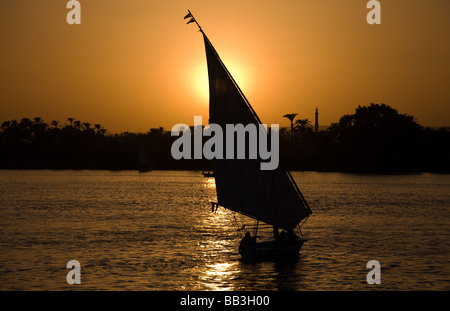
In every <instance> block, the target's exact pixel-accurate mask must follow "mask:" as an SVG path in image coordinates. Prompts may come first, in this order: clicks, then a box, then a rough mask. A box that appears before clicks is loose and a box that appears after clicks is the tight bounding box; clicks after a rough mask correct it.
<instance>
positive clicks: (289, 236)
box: [287, 229, 298, 244]
mask: <svg viewBox="0 0 450 311" xmlns="http://www.w3.org/2000/svg"><path fill="white" fill-rule="evenodd" d="M287 242H288V244H295V243H297V242H298V236H297V235H296V234H295V232H294V229H289V230H288V232H287Z"/></svg>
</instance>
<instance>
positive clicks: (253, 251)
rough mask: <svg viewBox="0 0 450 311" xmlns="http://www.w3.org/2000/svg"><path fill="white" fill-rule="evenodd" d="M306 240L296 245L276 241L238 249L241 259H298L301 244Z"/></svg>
mask: <svg viewBox="0 0 450 311" xmlns="http://www.w3.org/2000/svg"><path fill="white" fill-rule="evenodd" d="M305 241H306V240H299V241H298V242H296V243H290V244H279V243H277V242H276V241H268V242H260V243H254V244H251V245H246V246H244V247H240V248H239V254H240V255H241V257H242V259H272V258H287V257H298V254H299V253H300V250H301V248H302V246H303V243H304V242H305Z"/></svg>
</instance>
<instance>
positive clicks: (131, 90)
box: [0, 0, 450, 133]
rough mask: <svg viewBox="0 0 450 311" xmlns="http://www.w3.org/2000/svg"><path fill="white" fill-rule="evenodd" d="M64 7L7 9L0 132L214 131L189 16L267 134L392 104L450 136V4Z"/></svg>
mask: <svg viewBox="0 0 450 311" xmlns="http://www.w3.org/2000/svg"><path fill="white" fill-rule="evenodd" d="M66 3H67V1H65V0H40V1H24V0H14V1H12V0H9V1H1V2H0V40H1V45H0V56H1V57H0V122H2V121H4V120H11V119H21V118H22V117H30V118H31V117H35V116H40V117H42V118H43V119H44V120H46V121H48V122H50V121H51V120H60V121H64V120H65V119H66V118H68V117H74V118H76V119H80V120H82V121H83V122H91V123H101V124H102V125H103V126H104V127H105V128H107V129H108V130H109V131H110V132H112V133H115V132H122V131H131V132H144V131H147V130H148V129H149V128H151V127H158V126H164V127H165V128H167V129H170V128H171V127H172V126H173V125H174V124H176V123H187V124H192V123H193V117H194V115H202V116H203V120H207V119H208V84H207V71H206V70H207V69H206V57H205V51H204V44H203V40H202V37H201V35H200V33H199V32H197V31H196V26H195V25H194V24H189V25H186V24H185V21H183V17H184V16H185V15H186V13H187V9H190V10H191V11H192V12H193V13H194V15H195V16H196V18H197V20H198V22H199V23H200V24H201V25H202V27H203V29H204V31H205V33H206V34H207V35H208V37H209V39H210V40H211V42H212V43H213V45H214V46H215V48H216V50H217V51H218V53H219V54H220V56H221V58H222V60H223V61H224V63H225V65H226V66H227V67H228V69H229V71H230V72H231V74H232V75H233V76H234V78H235V80H236V81H237V82H238V84H239V85H240V87H241V89H242V90H243V91H244V93H245V95H246V97H247V98H248V100H249V101H250V103H251V104H252V106H253V107H254V109H255V110H256V112H257V113H258V115H259V117H260V119H261V120H262V122H263V123H269V124H270V123H279V124H280V125H281V126H287V125H288V124H289V121H288V120H287V119H285V118H283V117H282V116H283V115H284V114H287V113H292V112H296V113H298V114H299V117H300V118H309V119H310V120H312V121H313V120H314V110H315V107H316V106H318V107H319V112H320V124H321V125H328V124H330V123H331V122H337V121H338V120H339V118H340V117H341V116H342V115H343V114H351V113H353V112H354V109H355V108H356V107H357V106H358V105H368V104H369V103H371V102H374V103H385V104H388V105H390V106H392V107H394V108H396V109H398V110H399V111H400V112H401V113H407V114H410V115H413V116H415V117H416V118H417V120H418V121H419V123H420V124H422V125H429V126H449V125H450V113H449V112H450V87H449V81H450V18H449V16H450V1H447V0H427V1H423V0H420V1H419V0H410V1H401V0H389V1H387V0H380V3H381V13H382V15H381V25H368V24H367V22H366V14H367V12H368V11H369V10H368V9H366V3H367V1H365V0H360V1H355V0H340V1H329V0H328V1H325V0H285V1H273V0H272V1H267V0H257V1H255V0H245V1H243V0H239V1H236V0H227V1H215V0H201V1H200V0H197V1H180V0H179V1H174V0H165V1H151V0H127V1H124V0H114V1H106V0H95V1H92V0H89V1H87V0H80V3H81V14H82V15H81V25H68V24H67V22H66V14H67V12H68V11H69V10H68V9H66Z"/></svg>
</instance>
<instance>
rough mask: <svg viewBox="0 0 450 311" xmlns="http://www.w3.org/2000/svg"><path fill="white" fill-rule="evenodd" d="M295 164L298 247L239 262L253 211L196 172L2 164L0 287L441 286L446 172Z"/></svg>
mask: <svg viewBox="0 0 450 311" xmlns="http://www.w3.org/2000/svg"><path fill="white" fill-rule="evenodd" d="M293 176H294V178H295V180H296V181H297V183H298V184H299V187H300V189H301V190H302V192H303V194H304V196H305V198H306V200H307V201H308V202H309V204H310V206H311V209H312V210H313V214H312V215H311V216H310V218H309V219H308V221H307V222H306V224H305V225H304V226H303V235H304V237H305V238H306V239H308V242H307V243H305V245H304V247H303V249H302V251H301V254H300V257H299V258H298V260H287V261H281V262H258V263H246V262H242V261H240V260H239V255H238V253H237V244H238V234H237V232H236V228H238V227H239V226H241V225H242V224H243V222H245V223H252V221H248V220H247V221H245V219H243V217H240V216H239V215H235V214H234V213H232V212H230V211H227V210H224V209H223V208H220V209H219V210H218V211H217V213H212V212H211V207H210V204H209V202H210V201H216V194H215V184H214V179H212V178H204V177H203V176H202V175H201V173H200V172H190V171H153V172H149V173H144V174H142V173H141V174H140V173H137V172H134V171H121V172H110V171H47V170H37V171H27V170H23V171H14V170H3V171H0V216H1V217H0V290H66V289H70V290H72V289H87V290H450V268H449V267H450V265H449V264H450V255H449V250H450V242H449V237H450V226H449V225H450V179H449V176H450V175H439V174H420V175H357V174H343V173H317V172H294V173H293ZM235 217H236V218H235ZM72 259H75V260H78V261H79V262H80V263H81V281H82V284H81V285H78V286H76V287H74V286H73V285H68V284H67V282H66V275H67V273H68V272H69V270H68V269H66V263H67V262H68V261H69V260H72ZM372 259H375V260H378V261H379V262H380V263H381V284H380V285H368V284H367V282H366V275H367V273H368V272H369V269H367V268H366V263H367V262H368V261H369V260H372Z"/></svg>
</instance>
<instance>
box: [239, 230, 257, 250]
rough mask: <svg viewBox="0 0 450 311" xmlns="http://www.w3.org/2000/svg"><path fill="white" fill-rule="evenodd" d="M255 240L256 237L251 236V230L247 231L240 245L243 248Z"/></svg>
mask: <svg viewBox="0 0 450 311" xmlns="http://www.w3.org/2000/svg"><path fill="white" fill-rule="evenodd" d="M253 242H254V239H253V238H252V237H251V235H250V232H248V231H247V232H246V233H245V235H244V237H243V238H242V240H241V244H240V245H239V248H242V247H244V246H246V245H250V244H252V243H253Z"/></svg>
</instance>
